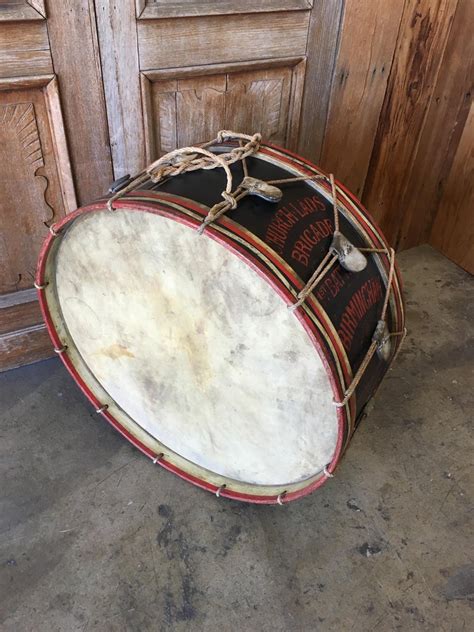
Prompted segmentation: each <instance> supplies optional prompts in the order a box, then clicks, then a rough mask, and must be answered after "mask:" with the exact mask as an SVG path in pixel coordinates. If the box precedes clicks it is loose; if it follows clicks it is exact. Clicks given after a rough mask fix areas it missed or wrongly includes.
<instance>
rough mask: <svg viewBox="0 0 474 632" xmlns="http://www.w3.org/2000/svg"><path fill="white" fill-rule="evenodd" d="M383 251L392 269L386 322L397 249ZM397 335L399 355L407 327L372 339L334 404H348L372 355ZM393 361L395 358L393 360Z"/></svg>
mask: <svg viewBox="0 0 474 632" xmlns="http://www.w3.org/2000/svg"><path fill="white" fill-rule="evenodd" d="M364 250H365V251H366V252H368V251H372V252H379V249H376V248H364ZM382 252H384V253H385V254H386V255H387V256H388V257H389V259H390V269H389V273H388V278H387V288H386V290H385V297H384V302H383V305H382V311H381V313H380V319H379V322H380V321H384V322H385V316H386V314H387V308H388V304H389V301H390V293H391V290H392V283H393V275H394V271H395V251H394V249H393V248H389V249H388V250H387V249H385V250H382ZM395 336H403V338H402V340H401V342H400V345H399V347H398V350H397V353H396V355H398V352H399V351H400V347H401V345H402V343H403V340H404V339H405V336H406V329H404V330H403V331H396V332H392V333H389V334H388V335H387V336H385V337H383V338H382V339H381V340H372V342H371V344H370V347H369V349H368V351H367V353H366V354H365V356H364V359H363V360H362V363H361V365H360V366H359V368H358V369H357V373H356V374H355V376H354V377H353V379H352V382H351V383H350V384H349V386H348V388H347V389H346V390H345V391H344V397H343V399H342V401H340V402H334V405H335V406H337V408H342V407H343V406H345V405H346V404H347V402H348V401H349V399H350V398H351V397H352V395H353V393H354V391H355V389H356V388H357V385H358V384H359V382H360V380H361V378H362V376H363V375H364V373H365V371H366V369H367V367H368V366H369V363H370V361H371V360H372V357H373V355H374V353H375V351H376V350H377V348H378V347H380V346H383V345H384V344H386V343H387V342H388V340H389V339H390V338H392V337H395ZM392 361H393V360H392Z"/></svg>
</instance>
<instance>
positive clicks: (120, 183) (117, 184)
mask: <svg viewBox="0 0 474 632" xmlns="http://www.w3.org/2000/svg"><path fill="white" fill-rule="evenodd" d="M131 181H132V177H131V176H130V174H129V173H127V174H126V175H125V176H122V177H121V178H117V180H114V181H113V182H112V184H111V185H110V186H109V193H118V192H119V191H121V190H122V189H124V188H125V187H126V186H127V184H128V183H129V182H131Z"/></svg>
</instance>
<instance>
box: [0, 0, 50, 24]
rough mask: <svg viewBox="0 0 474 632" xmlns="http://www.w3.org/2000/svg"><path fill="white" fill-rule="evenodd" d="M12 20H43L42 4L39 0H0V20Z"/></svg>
mask: <svg viewBox="0 0 474 632" xmlns="http://www.w3.org/2000/svg"><path fill="white" fill-rule="evenodd" d="M13 20H15V21H18V20H44V4H43V3H42V2H41V0H34V1H33V2H32V1H31V0H30V2H28V0H2V1H1V2H0V22H4V21H5V22H7V21H13Z"/></svg>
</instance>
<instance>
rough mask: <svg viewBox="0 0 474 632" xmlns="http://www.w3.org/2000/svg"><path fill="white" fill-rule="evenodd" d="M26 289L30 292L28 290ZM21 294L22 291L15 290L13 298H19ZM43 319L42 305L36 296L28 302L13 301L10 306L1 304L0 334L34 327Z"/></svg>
mask: <svg viewBox="0 0 474 632" xmlns="http://www.w3.org/2000/svg"><path fill="white" fill-rule="evenodd" d="M25 291H26V292H28V290H25ZM35 293H36V291H35ZM19 294H21V292H15V293H14V294H13V298H14V299H15V298H19V297H18V295H19ZM42 321H43V318H42V316H41V310H40V306H39V303H38V301H37V300H36V298H35V299H34V300H32V301H31V300H30V301H29V302H27V303H18V304H15V303H13V304H12V305H10V306H9V307H1V306H0V335H2V334H7V333H11V332H12V331H18V330H20V329H24V328H25V327H32V326H33V325H37V324H38V323H41V322H42Z"/></svg>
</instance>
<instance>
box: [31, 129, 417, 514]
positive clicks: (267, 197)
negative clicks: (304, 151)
mask: <svg viewBox="0 0 474 632" xmlns="http://www.w3.org/2000/svg"><path fill="white" fill-rule="evenodd" d="M111 193H112V195H111V197H109V198H108V199H107V198H105V199H102V200H99V201H98V202H95V203H94V204H91V205H89V206H86V207H84V208H81V209H79V210H77V211H75V212H73V213H71V214H69V215H67V216H66V217H65V218H64V219H63V220H62V221H60V222H59V223H57V224H54V225H52V226H50V234H49V235H48V238H47V239H46V241H45V243H44V246H43V249H42V252H41V255H40V259H39V264H38V271H37V277H36V283H35V285H36V287H37V289H38V292H39V298H40V302H41V307H42V310H43V315H44V319H45V321H46V323H47V326H48V330H49V333H50V336H51V338H52V341H53V343H54V347H55V351H56V353H58V354H59V355H60V357H61V359H62V360H63V362H64V364H65V365H66V367H67V369H68V370H69V372H70V373H71V374H72V376H73V377H74V379H75V380H76V382H77V383H78V385H79V387H80V388H81V390H82V391H83V392H84V393H85V395H86V396H87V397H88V398H89V400H90V401H91V402H92V404H93V405H94V407H95V409H96V411H97V413H99V414H101V415H102V416H103V417H105V418H106V419H107V420H108V421H109V422H110V423H111V424H112V425H113V426H114V427H115V428H116V429H117V430H119V432H121V433H122V434H123V435H124V436H125V437H126V438H127V439H128V440H129V441H131V442H132V443H133V444H134V445H135V446H136V447H138V448H139V449H140V450H141V451H142V452H144V453H145V454H146V455H147V456H149V457H150V458H151V459H152V460H153V462H154V463H158V464H160V465H162V466H163V467H164V468H166V469H167V470H170V471H172V472H174V473H176V474H178V475H179V476H181V477H183V478H185V479H186V480H188V481H190V482H192V483H194V484H196V485H198V486H200V487H202V488H204V489H207V490H209V491H212V492H213V493H215V494H216V495H217V496H225V497H228V498H234V499H238V500H244V501H249V502H255V503H279V504H282V503H286V502H289V501H291V500H294V499H296V498H299V497H301V496H304V495H305V494H308V493H309V492H310V491H312V490H314V489H316V488H317V487H319V486H320V485H321V484H322V483H323V482H324V481H325V480H326V479H327V478H328V477H330V476H332V475H333V472H334V469H335V468H336V466H337V463H338V462H339V460H340V458H341V455H342V454H343V452H344V450H345V449H346V447H347V445H348V443H349V441H350V439H351V436H352V433H353V432H354V429H355V428H356V426H357V423H358V421H359V420H360V418H361V416H362V414H363V411H364V407H365V406H366V404H367V402H368V401H369V399H370V398H371V397H372V396H373V394H374V392H375V390H376V389H377V387H378V386H379V384H380V382H381V380H382V378H383V376H384V374H385V373H386V371H387V369H388V368H389V366H390V364H391V362H392V361H393V360H394V358H395V356H396V354H397V351H398V349H399V347H400V345H401V343H402V340H403V337H404V334H405V329H404V310H403V300H402V295H401V281H400V276H399V273H398V270H397V267H396V265H395V260H394V252H393V250H392V249H391V248H389V246H388V244H387V242H386V240H385V238H384V237H383V235H382V234H381V232H380V230H379V229H378V228H377V226H376V225H375V224H374V222H373V220H372V219H371V218H370V216H369V215H368V213H367V212H366V211H365V209H364V208H363V207H362V206H361V204H360V202H359V201H358V200H356V199H355V198H354V197H353V196H352V195H351V194H350V193H349V192H348V191H346V190H345V189H344V187H343V186H342V185H341V184H339V183H336V182H335V180H334V178H333V176H332V175H327V174H325V173H324V172H323V171H321V170H320V169H319V168H317V167H315V166H314V165H312V164H310V163H309V162H307V161H306V160H303V159H302V158H299V157H298V156H295V155H293V154H291V153H289V152H288V151H285V150H283V149H281V148H279V147H273V146H271V145H267V144H265V143H263V142H261V138H260V135H259V134H255V135H253V136H247V135H244V134H236V133H233V132H226V131H224V132H220V133H219V135H218V138H217V139H216V140H214V141H212V142H210V143H206V144H205V145H202V146H199V147H186V148H183V149H179V150H176V151H173V152H171V153H169V154H167V155H166V156H164V157H163V158H160V159H159V160H157V161H156V162H154V163H153V164H152V165H150V166H149V167H148V168H147V169H146V170H144V171H143V172H142V173H140V174H139V175H138V176H137V177H135V178H133V179H132V178H128V177H127V178H122V179H121V180H120V181H117V182H116V183H114V185H113V187H112V188H111Z"/></svg>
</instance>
